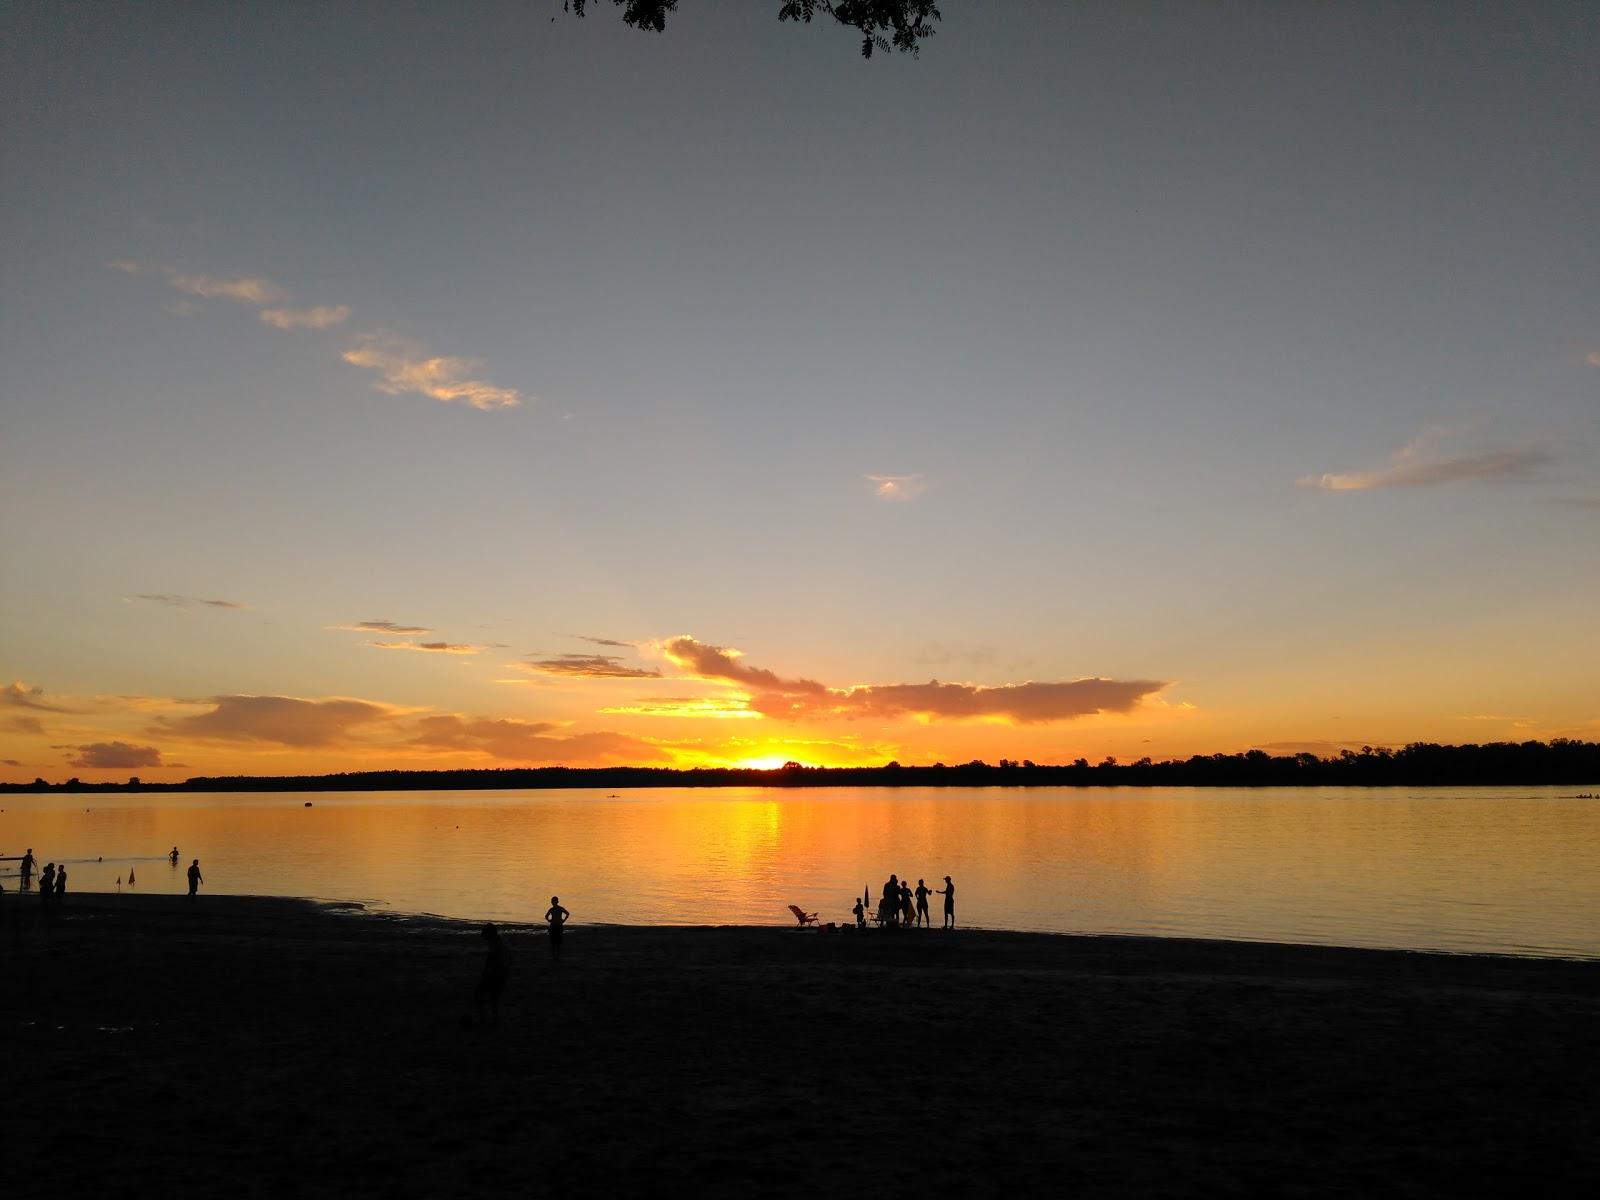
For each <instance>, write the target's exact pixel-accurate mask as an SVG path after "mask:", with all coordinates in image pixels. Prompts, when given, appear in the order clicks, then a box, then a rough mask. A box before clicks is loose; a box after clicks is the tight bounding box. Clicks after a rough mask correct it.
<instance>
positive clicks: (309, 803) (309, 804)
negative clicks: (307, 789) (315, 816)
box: [306, 800, 311, 808]
mask: <svg viewBox="0 0 1600 1200" xmlns="http://www.w3.org/2000/svg"><path fill="white" fill-rule="evenodd" d="M306 807H307V808H310V807H311V801H309V800H307V801H306Z"/></svg>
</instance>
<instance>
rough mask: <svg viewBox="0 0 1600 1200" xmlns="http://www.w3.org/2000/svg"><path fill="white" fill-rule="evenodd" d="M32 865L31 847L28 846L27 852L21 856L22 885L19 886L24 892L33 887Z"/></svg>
mask: <svg viewBox="0 0 1600 1200" xmlns="http://www.w3.org/2000/svg"><path fill="white" fill-rule="evenodd" d="M34 865H35V860H34V857H33V847H32V846H29V847H28V852H27V853H26V854H24V855H23V856H22V884H21V890H22V891H24V892H25V891H27V890H28V889H29V888H31V887H32V886H33V868H34Z"/></svg>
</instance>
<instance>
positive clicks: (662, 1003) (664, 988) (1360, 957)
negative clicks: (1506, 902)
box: [0, 892, 1600, 1198]
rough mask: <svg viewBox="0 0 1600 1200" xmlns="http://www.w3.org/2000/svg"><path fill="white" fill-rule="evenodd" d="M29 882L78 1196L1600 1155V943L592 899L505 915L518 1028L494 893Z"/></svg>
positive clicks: (16, 1018)
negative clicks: (876, 921)
mask: <svg viewBox="0 0 1600 1200" xmlns="http://www.w3.org/2000/svg"><path fill="white" fill-rule="evenodd" d="M4 899H5V901H6V902H5V903H4V904H0V945H5V946H6V947H7V950H8V952H9V953H8V955H7V958H6V965H7V968H8V985H7V986H6V987H4V988H0V1029H3V1030H4V1031H5V1032H6V1034H7V1035H9V1042H10V1043H11V1044H12V1046H13V1047H14V1053H8V1055H7V1066H8V1068H9V1069H10V1070H11V1071H12V1073H13V1074H12V1077H13V1078H15V1079H17V1080H20V1081H26V1085H25V1088H24V1097H23V1102H22V1103H20V1104H18V1105H15V1106H13V1107H12V1108H11V1109H10V1111H9V1112H8V1115H7V1118H6V1120H7V1124H8V1126H9V1127H11V1129H13V1130H15V1131H16V1133H17V1134H19V1135H20V1137H19V1140H16V1141H14V1142H13V1144H14V1145H17V1146H20V1147H28V1155H29V1158H30V1160H34V1161H37V1162H39V1163H59V1164H67V1165H68V1166H70V1168H71V1169H72V1171H73V1172H74V1174H75V1178H74V1183H75V1184H76V1185H77V1186H75V1187H74V1188H73V1189H72V1190H74V1191H76V1192H80V1193H81V1192H85V1191H87V1190H88V1189H89V1188H91V1187H95V1188H98V1187H100V1186H106V1187H110V1188H112V1189H113V1190H127V1189H128V1188H130V1187H134V1186H136V1182H137V1181H139V1180H148V1179H152V1178H162V1179H163V1180H164V1183H163V1186H164V1187H165V1186H167V1182H170V1180H169V1179H168V1177H169V1176H170V1173H171V1172H172V1171H173V1170H174V1169H175V1168H179V1169H181V1173H182V1176H183V1179H184V1180H192V1181H194V1186H193V1188H192V1189H188V1190H192V1191H193V1192H194V1193H195V1194H199V1193H201V1192H209V1193H211V1194H216V1193H217V1192H221V1191H226V1192H228V1193H229V1194H235V1195H246V1196H257V1195H259V1196H269V1195H270V1196H274V1197H280V1198H281V1196H282V1195H284V1194H305V1193H308V1192H317V1193H337V1194H346V1193H350V1194H355V1193H359V1194H363V1195H369V1194H370V1195H377V1194H382V1195H386V1196H396V1195H398V1196H411V1195H424V1194H426V1195H440V1194H459V1193H461V1192H463V1191H466V1190H468V1189H469V1188H471V1189H477V1188H480V1187H481V1188H490V1187H499V1188H501V1189H504V1186H505V1184H506V1182H507V1180H508V1179H516V1180H525V1181H527V1182H530V1183H533V1184H536V1185H537V1186H538V1187H539V1189H540V1190H548V1191H553V1192H555V1193H557V1194H589V1193H595V1192H608V1193H613V1194H637V1193H640V1192H652V1193H657V1194H659V1193H660V1192H662V1191H665V1190H667V1189H669V1188H681V1189H685V1190H692V1191H693V1192H694V1193H699V1194H707V1195H713V1196H723V1195H727V1196H733V1195H741V1196H748V1195H749V1194H750V1193H751V1191H752V1190H760V1191H762V1192H764V1193H765V1194H767V1195H774V1196H790V1195H806V1196H814V1195H815V1194H816V1191H817V1189H819V1188H827V1187H838V1186H840V1185H841V1184H848V1185H849V1186H851V1187H857V1186H859V1187H867V1188H879V1189H892V1190H893V1192H894V1194H904V1193H905V1192H907V1191H909V1190H911V1189H913V1188H916V1189H921V1188H929V1189H933V1188H939V1189H946V1190H955V1191H957V1192H968V1191H980V1192H994V1191H998V1190H1001V1189H1003V1188H1011V1189H1015V1190H1020V1191H1022V1192H1024V1193H1035V1192H1043V1191H1050V1192H1052V1193H1054V1192H1057V1191H1059V1190H1061V1188H1062V1187H1064V1186H1065V1187H1070V1188H1072V1189H1073V1190H1075V1191H1076V1192H1077V1193H1079V1194H1083V1195H1091V1196H1098V1195H1107V1196H1109V1195H1121V1194H1129V1193H1136V1194H1150V1193H1156V1192H1159V1193H1163V1194H1216V1193H1219V1192H1233V1193H1254V1192H1263V1191H1273V1192H1276V1193H1278V1194H1295V1195H1349V1194H1375V1193H1383V1194H1395V1193H1410V1194H1416V1195H1450V1194H1455V1195H1460V1194H1468V1193H1473V1192H1482V1191H1483V1190H1484V1189H1485V1188H1486V1187H1487V1188H1489V1189H1490V1190H1495V1189H1502V1190H1517V1189H1520V1190H1522V1191H1524V1192H1527V1193H1530V1194H1531V1193H1536V1192H1538V1191H1540V1190H1541V1189H1542V1190H1543V1191H1545V1192H1547V1193H1549V1192H1566V1193H1568V1194H1570V1193H1573V1192H1577V1191H1581V1190H1583V1188H1584V1186H1586V1185H1587V1186H1592V1185H1593V1184H1595V1183H1600V1139H1596V1138H1595V1136H1594V1134H1595V1131H1596V1121H1595V1117H1594V1115H1593V1114H1594V1113H1595V1112H1596V1111H1597V1110H1600V1081H1597V1079H1596V1078H1595V1073H1594V1072H1593V1071H1592V1069H1591V1068H1590V1067H1589V1065H1588V1064H1590V1063H1593V1062H1595V1061H1600V962H1592V961H1568V960H1555V959H1528V958H1513V957H1509V956H1497V955H1454V954H1434V953H1426V952H1417V951H1403V950H1364V949H1352V948H1335V947H1321V946H1298V945H1284V944H1276V943H1252V942H1213V941H1201V940H1197V939H1182V938H1153V937H1123V936H1109V937H1084V936H1073V935H1062V934H1044V933H1006V932H997V931H979V930H957V931H956V932H955V933H954V934H951V935H942V934H939V933H938V931H930V933H929V934H928V935H927V936H915V935H910V934H896V933H888V932H883V931H878V930H869V931H866V932H865V933H862V934H857V933H855V932H851V933H841V932H835V933H831V934H829V933H820V932H817V931H815V930H801V929H798V928H785V927H782V926H597V925H583V926H573V927H572V928H571V930H570V932H569V933H568V935H567V938H566V941H565V946H564V949H563V958H562V960H561V961H560V962H552V961H551V959H550V956H549V953H548V943H547V940H546V939H545V937H544V936H543V934H542V932H540V931H539V930H537V929H529V928H527V927H507V933H506V940H507V943H508V945H509V946H510V949H511V963H512V966H511V975H510V983H509V985H508V987H507V990H506V993H505V998H504V1003H503V1005H502V1008H501V1013H500V1023H499V1024H498V1025H497V1026H493V1027H489V1026H483V1025H478V1024H475V1023H473V1022H472V1021H471V1020H470V1016H471V1013H472V1003H471V992H472V988H473V986H474V983H475V981H476V979H477V977H478V972H479V969H480V965H481V962H482V958H483V952H482V946H481V943H480V942H479V939H478V938H476V937H475V936H473V932H474V928H475V925H476V922H470V921H462V920H457V919H453V918H444V917H437V916H435V917H427V916H400V915H390V914H386V913H382V912H377V913H374V912H372V911H370V910H366V909H362V908H357V907H354V906H352V905H350V904H345V905H342V906H340V905H338V904H337V903H335V904H332V905H330V904H328V903H325V902H319V901H310V900H293V899H283V898H261V897H234V896H206V895H201V896H200V897H199V898H198V899H197V900H196V901H194V902H193V903H191V902H190V901H189V900H188V898H187V897H186V896H181V895H180V896H173V895H159V896H152V895H141V896H137V897H129V896H126V895H122V896H118V895H115V894H111V895H104V894H101V895H96V894H93V893H69V894H68V896H67V897H66V905H65V907H64V908H63V910H62V911H61V912H59V913H57V914H55V915H54V916H53V918H52V919H50V920H43V919H41V918H40V917H39V914H38V913H37V911H36V909H35V907H34V905H33V904H30V903H28V900H34V901H35V902H36V897H31V896H30V897H27V898H25V899H24V900H23V903H21V904H17V903H14V901H15V900H16V899H17V897H16V895H15V894H14V893H10V892H8V893H7V894H6V896H5V898H4ZM85 1173H88V1174H96V1173H98V1174H97V1175H96V1178H94V1179H92V1180H91V1179H88V1178H82V1179H79V1178H77V1176H83V1175H85ZM508 1173H509V1174H508ZM178 1182H179V1186H178V1189H177V1190H179V1191H180V1192H184V1191H185V1190H186V1189H185V1186H184V1184H183V1182H182V1181H178ZM141 1190H142V1189H141Z"/></svg>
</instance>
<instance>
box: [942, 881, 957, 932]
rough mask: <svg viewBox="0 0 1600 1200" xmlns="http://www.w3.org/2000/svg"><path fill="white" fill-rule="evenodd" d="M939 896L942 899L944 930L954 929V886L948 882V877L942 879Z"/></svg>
mask: <svg viewBox="0 0 1600 1200" xmlns="http://www.w3.org/2000/svg"><path fill="white" fill-rule="evenodd" d="M939 895H941V896H943V897H944V925H943V928H945V929H954V928H955V927H956V885H955V884H953V883H951V882H950V876H948V875H946V876H945V877H944V887H942V888H940V889H939Z"/></svg>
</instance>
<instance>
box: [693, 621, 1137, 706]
mask: <svg viewBox="0 0 1600 1200" xmlns="http://www.w3.org/2000/svg"><path fill="white" fill-rule="evenodd" d="M661 652H662V654H663V656H664V657H665V658H666V659H667V660H668V661H669V662H672V663H674V664H676V665H677V666H680V667H683V668H685V669H686V670H688V671H689V672H691V673H692V674H694V675H695V676H696V677H698V678H701V679H714V680H726V681H728V682H730V683H736V684H739V685H741V686H743V687H746V688H748V689H750V691H751V693H752V694H751V695H750V696H749V697H748V698H747V700H746V701H745V703H746V706H747V707H748V708H749V709H750V710H752V711H754V712H758V713H761V714H762V715H764V716H769V717H820V716H833V717H846V718H853V717H891V718H892V717H905V716H910V717H918V718H923V719H929V720H931V719H935V718H940V717H946V718H953V719H958V720H960V719H993V720H1004V721H1015V722H1017V723H1019V724H1035V723H1041V722H1048V721H1070V720H1073V719H1075V718H1078V717H1086V716H1090V715H1093V714H1095V713H1121V712H1128V711H1130V710H1131V709H1133V708H1134V707H1135V706H1137V705H1138V704H1139V703H1140V702H1141V701H1142V700H1144V699H1145V697H1147V696H1153V695H1154V694H1155V693H1157V692H1159V691H1161V690H1162V689H1163V688H1165V687H1166V686H1168V685H1167V683H1166V682H1164V681H1161V680H1152V679H1135V680H1115V679H1073V680H1066V681H1063V682H1047V683H1036V682H1033V681H1029V682H1027V683H1008V684H1002V685H1000V686H997V687H985V686H982V685H979V684H970V683H940V682H939V681H938V680H937V679H935V680H931V681H929V682H928V683H893V684H873V685H863V686H858V687H851V688H829V687H825V686H824V685H823V684H820V683H817V682H816V681H815V680H811V679H784V678H782V677H780V676H778V675H776V674H774V673H773V672H771V671H768V670H765V669H764V668H761V667H750V666H746V665H744V664H743V663H742V662H740V661H739V659H740V658H741V657H742V656H741V655H740V653H739V651H737V650H730V649H726V648H724V647H721V646H710V645H707V644H705V643H704V642H700V641H697V640H696V639H694V638H692V637H688V636H679V637H675V638H670V639H668V640H667V641H666V642H664V643H662V646H661ZM668 715H677V714H676V713H672V714H668Z"/></svg>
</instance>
